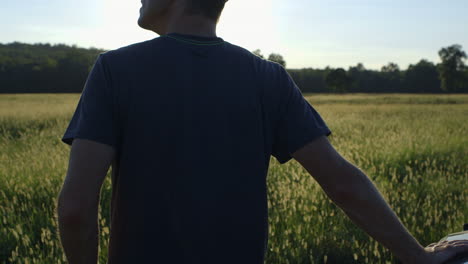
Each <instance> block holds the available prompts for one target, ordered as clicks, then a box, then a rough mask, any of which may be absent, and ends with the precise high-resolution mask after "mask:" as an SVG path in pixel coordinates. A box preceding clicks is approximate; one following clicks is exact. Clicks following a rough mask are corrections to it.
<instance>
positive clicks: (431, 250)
mask: <svg viewBox="0 0 468 264" xmlns="http://www.w3.org/2000/svg"><path fill="white" fill-rule="evenodd" d="M424 249H425V251H426V255H425V256H424V257H423V259H421V261H420V262H419V263H427V264H442V263H444V262H446V261H447V260H449V259H451V258H453V257H455V256H456V255H458V254H467V255H468V240H453V241H447V240H445V241H442V242H439V243H432V244H430V245H428V246H427V247H426V248H424ZM405 264H406V263H405Z"/></svg>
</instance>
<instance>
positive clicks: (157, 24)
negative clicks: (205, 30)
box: [138, 0, 227, 35]
mask: <svg viewBox="0 0 468 264" xmlns="http://www.w3.org/2000/svg"><path fill="white" fill-rule="evenodd" d="M226 2H227V0H141V3H142V7H141V9H140V18H139V19H138V25H139V26H140V27H141V28H144V29H148V30H152V31H154V32H156V33H158V34H160V35H162V34H166V33H167V31H168V27H170V26H171V25H172V24H174V23H184V22H183V21H184V20H185V19H186V18H187V17H190V18H194V19H198V20H201V21H202V23H201V24H206V23H212V24H215V25H216V24H217V23H218V21H219V17H220V16H221V12H222V11H223V8H224V5H225V3H226ZM185 21H187V20H185ZM187 26H188V27H190V26H191V27H194V26H196V25H193V23H192V25H187Z"/></svg>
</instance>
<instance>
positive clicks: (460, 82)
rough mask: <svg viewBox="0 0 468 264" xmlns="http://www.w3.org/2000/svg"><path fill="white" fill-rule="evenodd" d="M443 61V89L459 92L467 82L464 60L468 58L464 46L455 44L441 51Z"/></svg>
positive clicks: (440, 67) (441, 65) (440, 74)
mask: <svg viewBox="0 0 468 264" xmlns="http://www.w3.org/2000/svg"><path fill="white" fill-rule="evenodd" d="M439 56H440V59H441V60H442V63H441V64H439V76H440V80H441V81H442V90H444V91H446V92H459V91H461V90H462V89H463V86H465V85H466V84H465V83H464V82H465V78H464V67H465V64H464V60H465V59H466V58H467V57H466V53H465V52H464V51H463V50H462V46H461V45H458V44H454V45H452V46H449V47H446V48H442V49H441V50H440V51H439Z"/></svg>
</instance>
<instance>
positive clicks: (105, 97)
mask: <svg viewBox="0 0 468 264" xmlns="http://www.w3.org/2000/svg"><path fill="white" fill-rule="evenodd" d="M115 109H116V108H115V106H114V93H113V91H112V87H111V85H110V83H109V74H108V70H107V68H106V65H105V63H104V55H103V54H100V55H99V57H98V59H97V60H96V62H95V64H94V66H93V68H92V70H91V72H90V73H89V75H88V78H87V80H86V84H85V86H84V89H83V92H82V93H81V97H80V100H79V102H78V105H77V107H76V110H75V112H74V114H73V117H72V119H71V121H70V123H69V125H68V128H67V129H66V131H65V134H64V135H63V137H62V139H61V140H62V141H63V142H64V143H66V144H68V145H71V144H72V142H73V139H75V138H81V139H88V140H92V141H96V142H99V143H102V144H107V145H110V146H112V147H116V145H117V126H116V114H115Z"/></svg>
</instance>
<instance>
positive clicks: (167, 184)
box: [62, 33, 331, 264]
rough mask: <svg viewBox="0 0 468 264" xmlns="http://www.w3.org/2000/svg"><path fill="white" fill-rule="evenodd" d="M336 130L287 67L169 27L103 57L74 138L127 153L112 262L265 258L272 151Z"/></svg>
mask: <svg viewBox="0 0 468 264" xmlns="http://www.w3.org/2000/svg"><path fill="white" fill-rule="evenodd" d="M330 133H331V132H330V130H329V129H328V127H327V126H326V124H325V123H324V121H323V120H322V118H321V117H320V115H319V114H318V113H317V112H316V111H315V110H314V108H313V107H312V106H311V105H310V104H309V103H308V102H307V101H306V100H305V99H304V97H303V95H302V93H301V91H300V90H299V88H298V87H297V86H296V84H295V83H294V81H293V80H292V79H291V77H290V75H289V74H288V73H287V72H286V70H285V69H284V68H283V67H282V66H281V65H280V64H277V63H274V62H270V61H267V60H264V59H261V58H259V57H258V56H255V55H254V54H252V53H251V52H249V51H248V50H246V49H244V48H241V47H239V46H236V45H233V44H231V43H229V42H227V41H224V40H223V39H222V38H219V37H201V36H194V35H185V34H178V33H169V34H166V35H162V36H160V37H157V38H154V39H152V40H149V41H145V42H141V43H137V44H133V45H130V46H126V47H122V48H120V49H116V50H112V51H108V52H105V53H102V54H100V55H99V57H98V58H97V61H96V63H95V65H94V67H93V69H92V71H91V73H90V74H89V76H88V79H87V81H86V85H85V87H84V89H83V92H82V94H81V97H80V100H79V103H78V106H77V108H76V111H75V113H74V115H73V118H72V120H71V122H70V124H69V126H68V128H67V130H66V132H65V134H64V135H63V138H62V141H63V142H65V143H67V144H69V145H71V143H72V140H73V139H74V138H81V139H88V140H93V141H96V142H100V143H103V144H107V145H109V146H112V147H114V148H115V150H116V152H117V158H116V160H115V163H113V165H112V199H111V226H110V242H109V252H108V254H109V258H108V263H109V264H118V263H164V264H166V263H200V264H201V263H203V264H209V263H216V264H219V263H225V264H226V263H236V264H239V263H242V264H261V263H263V261H264V256H265V253H266V249H267V241H268V212H267V190H266V188H267V186H266V176H267V171H268V167H269V162H270V156H271V155H273V156H274V157H275V158H276V159H277V160H278V161H279V162H280V163H281V164H283V163H286V162H287V161H289V160H290V159H291V158H292V157H291V153H293V152H295V151H296V150H298V149H300V148H301V147H302V146H304V145H306V144H307V143H308V142H310V141H312V140H314V139H315V138H318V137H320V136H323V135H326V136H328V135H330Z"/></svg>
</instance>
